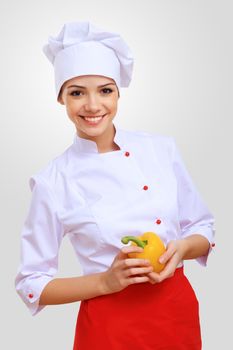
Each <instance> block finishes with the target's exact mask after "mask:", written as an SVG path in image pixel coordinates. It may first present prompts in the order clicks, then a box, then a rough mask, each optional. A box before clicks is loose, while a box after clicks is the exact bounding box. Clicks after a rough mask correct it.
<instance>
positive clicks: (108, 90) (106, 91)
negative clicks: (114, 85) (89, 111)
mask: <svg viewBox="0 0 233 350" xmlns="http://www.w3.org/2000/svg"><path fill="white" fill-rule="evenodd" d="M102 91H103V93H104V94H111V92H112V91H113V90H112V89H110V88H104V89H103V90H102Z"/></svg>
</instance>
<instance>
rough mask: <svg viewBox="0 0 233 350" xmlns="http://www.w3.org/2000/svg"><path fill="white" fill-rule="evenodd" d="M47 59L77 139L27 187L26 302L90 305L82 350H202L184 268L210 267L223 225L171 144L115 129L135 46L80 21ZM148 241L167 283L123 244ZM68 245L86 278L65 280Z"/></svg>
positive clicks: (19, 285)
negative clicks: (152, 237)
mask: <svg viewBox="0 0 233 350" xmlns="http://www.w3.org/2000/svg"><path fill="white" fill-rule="evenodd" d="M43 51H44V53H45V55H46V56H47V58H48V59H49V60H50V62H51V63H52V65H53V67H54V73H55V88H56V97H57V101H58V102H59V103H60V104H61V105H62V106H64V108H65V109H66V113H67V116H68V118H69V119H70V121H71V122H72V123H73V125H74V127H75V135H74V140H73V143H72V144H71V146H70V147H68V148H67V149H66V150H65V151H64V152H63V153H62V154H61V155H59V156H57V157H56V158H55V159H53V160H51V161H50V162H49V163H48V164H47V165H45V166H44V168H43V169H41V170H40V171H39V172H38V173H37V174H35V175H33V176H31V178H30V180H29V184H30V188H31V191H32V197H31V203H30V207H29V210H28V214H27V217H26V220H25V223H24V226H23V228H22V233H21V262H20V265H19V268H18V272H17V276H16V280H15V283H16V290H17V292H18V294H19V295H20V297H21V298H22V300H23V301H24V303H25V304H26V305H27V307H28V309H29V310H30V312H31V314H32V315H36V314H38V313H39V312H40V311H41V310H42V309H43V308H44V307H45V306H46V305H54V304H65V303H72V302H77V301H81V305H80V309H79V312H78V315H77V323H76V330H75V335H74V347H73V349H78V350H90V349H94V350H99V349H101V350H102V349H111V350H119V349H121V350H131V349H132V350H149V349H151V350H154V349H167V350H168V349H172V350H181V349H189V350H191V349H192V350H198V349H201V330H200V320H199V310H198V301H197V298H196V295H195V293H194V291H193V289H192V287H191V285H190V283H189V281H188V279H187V277H186V276H185V274H184V261H185V260H187V259H196V260H197V261H198V262H199V263H200V264H201V265H203V266H205V265H206V263H207V258H208V255H209V253H210V251H211V250H212V247H213V246H214V241H213V240H214V238H213V237H214V233H213V232H214V230H213V223H214V219H213V216H212V215H211V213H210V212H209V210H208V208H207V207H206V205H205V203H204V202H203V200H202V198H201V197H200V195H199V193H198V191H197V189H196V188H195V185H194V184H193V181H192V179H191V177H190V175H189V174H188V172H187V170H186V168H185V165H184V163H183V161H182V159H181V156H180V154H179V151H178V150H177V147H176V144H175V141H174V139H173V138H172V137H167V136H161V135H157V134H155V133H154V134H153V133H147V132H141V131H127V130H123V129H120V128H118V127H116V125H115V124H114V122H113V121H114V118H115V116H116V114H117V107H118V100H119V98H120V89H121V88H124V87H128V86H129V84H130V81H131V79H132V71H133V57H132V53H131V51H130V49H129V47H128V45H127V44H126V43H125V41H124V40H123V39H122V37H121V36H120V35H119V34H117V33H112V32H109V31H106V30H104V29H101V28H99V27H96V26H94V25H93V24H91V23H89V22H72V23H66V24H65V25H64V26H63V28H62V30H61V31H60V33H59V34H58V36H56V37H49V39H48V43H47V44H46V45H45V46H44V48H43ZM135 102H136V101H135ZM129 118H131V121H132V123H133V115H132V116H129ZM143 118H145V119H146V114H145V115H144V116H143ZM144 232H155V233H156V234H157V235H159V237H160V238H161V239H162V241H163V242H164V244H165V246H166V251H165V253H164V254H162V255H161V256H160V258H159V263H161V264H162V263H163V264H165V268H164V269H163V270H162V272H160V273H157V272H155V271H153V267H152V266H151V263H150V260H148V259H141V258H130V257H129V255H128V254H129V253H133V252H134V253H140V252H142V251H143V248H141V247H138V246H136V245H127V246H124V245H123V244H122V242H121V239H122V237H123V236H126V235H131V236H132V235H133V236H139V235H141V234H142V233H144ZM66 235H67V236H68V237H69V239H70V242H71V244H72V246H73V248H74V251H75V254H76V255H77V258H78V260H79V262H80V264H81V266H82V270H83V271H82V274H81V276H77V277H66V278H56V273H57V270H58V258H59V248H60V245H61V242H62V239H63V237H64V236H66Z"/></svg>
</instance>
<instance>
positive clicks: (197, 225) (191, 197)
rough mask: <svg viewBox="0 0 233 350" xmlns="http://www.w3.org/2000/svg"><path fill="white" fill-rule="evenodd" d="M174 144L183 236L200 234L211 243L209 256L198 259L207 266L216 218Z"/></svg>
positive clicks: (174, 160) (174, 162)
mask: <svg viewBox="0 0 233 350" xmlns="http://www.w3.org/2000/svg"><path fill="white" fill-rule="evenodd" d="M172 143H173V170H174V172H175V176H176V179H177V201H178V215H179V223H180V230H181V236H182V238H184V237H187V236H190V235H192V234H200V235H202V236H204V237H205V238H206V239H207V240H208V241H209V243H210V249H209V252H208V254H207V255H206V256H202V257H199V258H197V261H198V262H199V263H200V264H201V265H204V266H205V265H206V263H207V258H208V255H209V253H210V251H211V250H212V246H214V233H215V230H214V227H213V225H214V218H213V215H212V214H211V213H210V211H209V209H208V208H207V206H206V204H205V203H204V201H203V199H202V198H201V196H200V194H199V192H198V190H197V189H196V187H195V185H194V183H193V181H192V179H191V177H190V175H189V173H188V171H187V169H186V167H185V165H184V162H183V160H182V158H181V155H180V153H179V151H178V149H177V147H176V144H175V142H174V140H172Z"/></svg>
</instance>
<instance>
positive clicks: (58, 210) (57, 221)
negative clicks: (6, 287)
mask: <svg viewBox="0 0 233 350" xmlns="http://www.w3.org/2000/svg"><path fill="white" fill-rule="evenodd" d="M115 142H116V143H117V144H118V145H119V147H120V148H121V149H120V150H119V151H112V152H107V153H98V149H97V146H96V143H95V142H93V141H89V140H86V139H82V138H80V137H78V136H77V135H75V138H74V143H73V144H72V145H71V146H70V147H69V148H68V149H67V150H66V151H65V152H64V153H63V154H62V155H60V156H59V157H57V158H56V159H54V160H52V161H51V162H50V163H49V164H48V165H47V166H46V167H45V168H44V169H43V170H41V171H40V172H39V173H38V174H36V175H35V176H33V177H32V178H31V179H30V186H31V189H32V200H31V205H30V209H29V212H28V216H27V219H26V221H25V225H24V227H23V230H22V248H21V256H22V260H21V265H20V267H19V270H18V274H17V277H16V289H17V291H18V293H19V294H20V296H21V297H22V299H23V301H24V302H25V303H26V305H27V306H28V307H29V309H30V311H31V313H32V314H33V315H35V314H36V313H38V312H39V311H40V310H41V309H42V308H43V307H39V306H38V301H39V296H40V293H41V291H42V290H43V288H44V286H45V285H46V284H47V283H48V282H49V281H50V280H52V279H53V278H54V276H55V274H56V272H57V266H58V252H59V247H60V244H61V241H62V238H63V237H64V235H68V236H69V238H70V241H71V243H72V245H73V248H74V251H75V253H76V255H77V258H78V259H79V262H80V263H81V266H82V268H83V273H84V274H92V273H96V272H101V271H105V270H106V269H107V268H108V267H109V266H110V265H111V263H112V261H113V259H114V257H115V255H116V254H117V253H118V252H119V249H120V248H121V247H122V246H123V244H122V243H121V238H122V237H123V236H124V235H140V234H142V233H143V232H145V231H153V232H156V233H157V234H159V235H160V237H161V238H162V239H163V241H164V242H165V244H167V243H168V242H169V241H170V240H172V239H179V238H182V237H186V236H189V235H191V234H193V233H199V234H201V235H203V236H205V237H206V238H207V239H208V240H209V242H210V243H212V242H213V235H214V234H213V221H214V220H213V217H212V215H211V214H210V213H209V211H208V209H207V208H206V206H205V204H204V203H203V201H202V199H201V198H200V196H199V194H198V192H197V190H196V189H195V187H194V185H193V182H192V180H191V178H190V176H189V174H188V172H187V170H186V169H185V166H184V164H183V162H182V160H181V157H180V155H179V152H178V151H177V148H176V146H175V143H174V140H173V139H172V138H170V137H165V136H158V135H152V134H148V133H141V132H133V131H124V130H119V129H116V134H115ZM125 152H129V155H128V156H127V154H126V153H125ZM144 186H148V189H147V190H146V189H145V188H144ZM157 219H160V220H161V223H158V222H157ZM210 250H211V249H210ZM197 260H198V261H199V262H200V263H201V264H202V265H205V264H206V260H207V256H203V257H201V258H199V259H197ZM29 294H32V295H33V297H32V295H31V298H29Z"/></svg>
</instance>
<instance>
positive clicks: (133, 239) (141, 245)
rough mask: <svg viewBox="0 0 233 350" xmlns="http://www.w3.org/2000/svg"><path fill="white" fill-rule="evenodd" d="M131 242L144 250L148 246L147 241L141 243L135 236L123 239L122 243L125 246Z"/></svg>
mask: <svg viewBox="0 0 233 350" xmlns="http://www.w3.org/2000/svg"><path fill="white" fill-rule="evenodd" d="M130 241H132V242H134V243H136V244H137V246H138V247H141V248H144V247H145V245H147V243H148V242H147V241H141V240H140V239H139V238H137V237H135V236H125V237H123V238H122V239H121V242H122V243H124V244H128V243H129V242H130Z"/></svg>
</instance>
